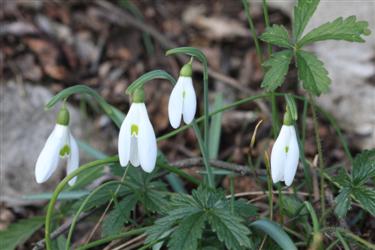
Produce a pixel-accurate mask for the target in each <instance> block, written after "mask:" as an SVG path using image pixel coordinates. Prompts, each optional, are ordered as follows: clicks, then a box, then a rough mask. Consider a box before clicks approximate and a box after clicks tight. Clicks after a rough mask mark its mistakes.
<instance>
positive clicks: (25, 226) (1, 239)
mask: <svg viewBox="0 0 375 250" xmlns="http://www.w3.org/2000/svg"><path fill="white" fill-rule="evenodd" d="M43 224H44V217H41V216H38V217H33V218H30V219H24V220H20V221H18V222H16V223H13V224H11V225H10V226H9V228H8V229H6V230H5V231H0V249H2V250H14V249H15V248H16V246H18V245H20V244H23V243H24V242H25V241H26V240H27V239H28V238H30V236H31V235H33V234H34V232H35V231H37V230H38V229H39V228H40V227H41V226H43Z"/></svg>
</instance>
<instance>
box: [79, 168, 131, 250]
mask: <svg viewBox="0 0 375 250" xmlns="http://www.w3.org/2000/svg"><path fill="white" fill-rule="evenodd" d="M128 169H129V168H128V167H127V168H126V169H125V172H124V174H123V176H122V177H121V181H120V182H124V181H125V178H126V175H127V173H128ZM120 188H121V184H119V185H118V186H117V188H116V191H115V193H114V194H113V196H116V195H117V193H118V192H119V191H120ZM112 203H113V198H111V200H110V201H109V202H108V205H107V207H106V208H105V210H104V212H103V214H102V216H100V219H99V220H98V222H97V223H96V225H95V227H94V229H93V230H92V231H91V233H90V235H89V237H88V238H87V239H86V244H87V243H88V242H89V241H90V240H91V238H92V237H93V236H94V233H95V232H96V230H97V229H98V227H99V225H100V224H101V223H102V221H103V220H104V217H105V215H106V214H107V212H108V210H109V208H110V207H111V205H112Z"/></svg>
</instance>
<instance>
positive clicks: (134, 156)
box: [130, 136, 139, 167]
mask: <svg viewBox="0 0 375 250" xmlns="http://www.w3.org/2000/svg"><path fill="white" fill-rule="evenodd" d="M130 163H131V164H132V165H133V166H134V167H138V166H139V157H138V139H137V137H135V136H132V137H131V142H130Z"/></svg>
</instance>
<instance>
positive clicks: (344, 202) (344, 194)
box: [335, 187, 351, 218]
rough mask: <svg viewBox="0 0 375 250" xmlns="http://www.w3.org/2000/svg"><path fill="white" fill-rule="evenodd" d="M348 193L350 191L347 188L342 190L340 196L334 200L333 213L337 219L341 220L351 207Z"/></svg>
mask: <svg viewBox="0 0 375 250" xmlns="http://www.w3.org/2000/svg"><path fill="white" fill-rule="evenodd" d="M350 191H351V189H350V188H348V187H346V188H343V189H342V190H341V191H340V194H339V195H338V196H337V197H336V198H335V202H336V207H335V213H336V215H337V216H338V217H339V218H343V217H344V216H345V215H346V213H347V212H348V210H349V208H350V206H351V197H350Z"/></svg>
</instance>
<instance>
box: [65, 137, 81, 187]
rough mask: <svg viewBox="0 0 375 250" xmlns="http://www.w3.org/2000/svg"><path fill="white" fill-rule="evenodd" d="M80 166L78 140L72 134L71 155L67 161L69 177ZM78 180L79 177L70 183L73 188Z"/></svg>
mask: <svg viewBox="0 0 375 250" xmlns="http://www.w3.org/2000/svg"><path fill="white" fill-rule="evenodd" d="M78 166H79V149H78V145H77V142H76V140H75V139H74V137H73V135H72V134H70V155H69V158H68V161H67V168H66V173H67V175H69V174H70V173H71V172H73V171H74V170H76V169H77V168H78ZM76 180H77V176H76V177H74V178H73V179H71V180H70V181H69V185H70V186H73V185H74V183H75V182H76Z"/></svg>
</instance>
